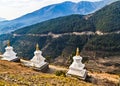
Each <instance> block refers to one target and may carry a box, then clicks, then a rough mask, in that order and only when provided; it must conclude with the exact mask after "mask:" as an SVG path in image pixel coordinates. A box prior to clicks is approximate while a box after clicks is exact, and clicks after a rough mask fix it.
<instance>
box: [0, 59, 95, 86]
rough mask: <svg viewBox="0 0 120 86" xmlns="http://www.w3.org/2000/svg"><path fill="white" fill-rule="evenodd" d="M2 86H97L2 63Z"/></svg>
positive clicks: (0, 62) (0, 85)
mask: <svg viewBox="0 0 120 86" xmlns="http://www.w3.org/2000/svg"><path fill="white" fill-rule="evenodd" d="M0 86H95V85H94V84H91V83H87V82H84V81H81V80H78V79H76V78H73V77H63V76H56V75H55V74H49V73H40V72H36V71H34V70H32V69H30V68H27V67H24V66H21V64H20V63H13V62H7V61H0Z"/></svg>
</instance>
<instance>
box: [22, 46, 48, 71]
mask: <svg viewBox="0 0 120 86" xmlns="http://www.w3.org/2000/svg"><path fill="white" fill-rule="evenodd" d="M21 62H23V63H24V65H26V66H29V67H35V68H39V69H40V70H42V69H44V68H45V67H47V68H48V63H47V62H45V58H44V57H43V56H42V51H40V50H39V45H38V44H37V45H36V51H35V52H34V57H33V58H32V59H31V60H30V61H25V60H22V59H21ZM41 68H42V69H41Z"/></svg>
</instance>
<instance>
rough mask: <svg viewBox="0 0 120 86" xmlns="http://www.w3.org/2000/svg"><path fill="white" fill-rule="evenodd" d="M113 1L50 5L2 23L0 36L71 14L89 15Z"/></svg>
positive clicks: (0, 24)
mask: <svg viewBox="0 0 120 86" xmlns="http://www.w3.org/2000/svg"><path fill="white" fill-rule="evenodd" d="M113 1H115V0H106V1H104V0H103V1H99V2H88V1H81V2H78V3H73V2H63V3H60V4H53V5H49V6H46V7H43V8H41V9H39V10H37V11H34V12H32V13H29V14H27V15H24V16H22V17H20V18H17V19H14V20H11V21H6V22H2V23H0V34H4V33H10V32H12V31H14V30H17V29H19V28H22V27H25V26H29V25H33V24H36V23H39V22H42V21H45V20H49V19H52V18H56V17H60V16H67V15H71V14H81V15H87V14H90V13H93V12H95V11H96V10H98V9H101V8H102V7H104V6H105V5H107V4H108V3H111V2H113ZM61 9H62V10H61Z"/></svg>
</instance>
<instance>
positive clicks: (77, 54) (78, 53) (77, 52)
mask: <svg viewBox="0 0 120 86" xmlns="http://www.w3.org/2000/svg"><path fill="white" fill-rule="evenodd" d="M79 55H80V52H79V48H77V49H76V56H79Z"/></svg>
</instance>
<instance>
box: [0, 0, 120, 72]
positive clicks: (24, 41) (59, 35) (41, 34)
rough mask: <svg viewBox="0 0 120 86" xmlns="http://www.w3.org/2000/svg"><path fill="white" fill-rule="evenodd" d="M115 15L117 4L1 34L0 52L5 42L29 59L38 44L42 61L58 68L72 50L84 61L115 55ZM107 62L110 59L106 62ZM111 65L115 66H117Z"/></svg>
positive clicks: (119, 47) (119, 16) (118, 46)
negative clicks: (55, 64)
mask: <svg viewBox="0 0 120 86" xmlns="http://www.w3.org/2000/svg"><path fill="white" fill-rule="evenodd" d="M119 12H120V1H118V2H115V3H112V4H110V5H108V6H106V7H104V8H102V9H100V10H99V11H96V12H95V13H93V14H89V15H85V16H84V15H70V16H64V17H59V18H55V19H51V20H48V21H44V22H41V23H38V24H35V25H31V26H28V27H24V28H21V29H19V30H16V31H14V32H12V33H11V34H4V35H1V36H0V45H1V46H0V51H1V52H3V51H4V48H5V46H6V45H5V43H6V41H7V40H8V39H9V40H10V41H11V45H12V46H13V47H14V49H15V51H16V52H17V53H18V56H20V57H21V58H22V57H23V58H24V59H31V58H32V57H33V52H34V50H35V45H36V44H37V43H38V44H39V45H40V49H42V51H43V55H44V56H45V57H46V59H47V60H50V61H53V62H55V63H57V64H59V65H60V64H61V65H69V64H70V62H71V59H72V56H73V55H75V50H76V47H79V48H80V51H81V55H82V56H84V59H86V60H87V59H98V58H105V57H106V58H109V57H110V56H119V55H120V53H119V52H120V40H119V38H120V34H119V33H120V32H119V31H120V26H119V25H120V13H119ZM101 21H102V22H101ZM110 25H112V26H110ZM100 26H101V27H100ZM97 32H99V33H97ZM93 57H94V58H93ZM95 57H96V58H95ZM111 59H112V60H113V59H114V58H110V59H109V60H111ZM107 64H108V63H107ZM107 64H106V65H107ZM109 64H110V63H109ZM112 65H115V66H116V67H117V66H119V63H116V64H113V63H112ZM111 71H112V72H115V73H117V72H119V71H118V70H116V71H113V70H111Z"/></svg>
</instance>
